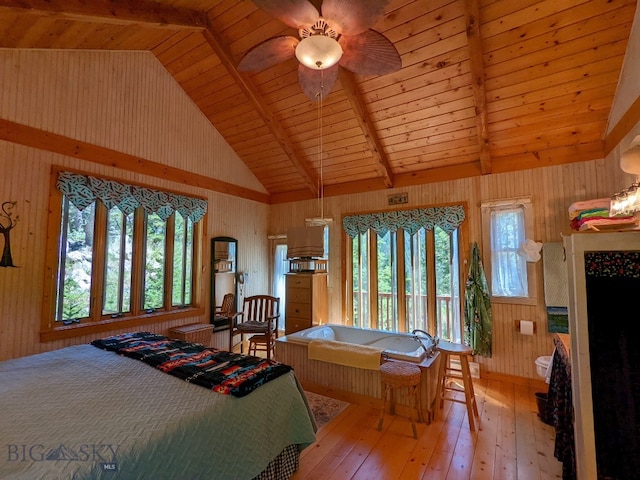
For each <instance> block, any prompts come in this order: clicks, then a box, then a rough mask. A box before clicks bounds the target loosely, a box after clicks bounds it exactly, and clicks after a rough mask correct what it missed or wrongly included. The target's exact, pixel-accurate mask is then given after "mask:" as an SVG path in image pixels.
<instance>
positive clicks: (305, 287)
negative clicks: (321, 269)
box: [284, 273, 328, 335]
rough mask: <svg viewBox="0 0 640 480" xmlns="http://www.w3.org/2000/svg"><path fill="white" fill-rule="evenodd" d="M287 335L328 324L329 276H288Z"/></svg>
mask: <svg viewBox="0 0 640 480" xmlns="http://www.w3.org/2000/svg"><path fill="white" fill-rule="evenodd" d="M286 287H287V298H286V307H285V329H284V332H285V335H288V334H290V333H293V332H297V331H299V330H304V329H305V328H309V327H312V326H313V325H320V324H324V323H327V301H328V296H327V274H326V273H290V274H287V275H286Z"/></svg>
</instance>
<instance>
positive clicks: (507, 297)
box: [482, 198, 535, 303]
mask: <svg viewBox="0 0 640 480" xmlns="http://www.w3.org/2000/svg"><path fill="white" fill-rule="evenodd" d="M482 221H483V244H484V257H485V261H484V267H485V271H486V273H487V276H488V277H489V279H490V285H491V295H492V297H493V299H494V300H495V301H498V302H500V301H502V302H511V303H533V302H534V301H535V291H534V287H535V278H534V274H535V270H534V268H533V266H532V265H531V264H527V262H526V260H525V258H524V257H522V256H521V255H519V253H518V250H519V249H520V246H521V245H522V244H523V243H524V242H525V240H526V239H527V238H531V237H532V235H533V232H532V230H533V225H532V223H533V219H532V211H531V202H530V200H529V199H528V198H520V199H509V200H498V201H493V202H487V203H483V204H482Z"/></svg>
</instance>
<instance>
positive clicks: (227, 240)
mask: <svg viewBox="0 0 640 480" xmlns="http://www.w3.org/2000/svg"><path fill="white" fill-rule="evenodd" d="M237 265H238V241H237V240H236V239H235V238H231V237H215V238H213V239H211V323H212V324H213V325H214V327H213V329H214V331H219V330H226V329H228V328H229V322H228V319H227V318H226V317H221V316H220V312H219V308H220V307H221V306H222V300H223V299H224V296H225V295H226V294H228V293H233V295H234V300H233V309H234V310H233V311H234V312H236V311H237V310H238V289H237V284H236V273H237Z"/></svg>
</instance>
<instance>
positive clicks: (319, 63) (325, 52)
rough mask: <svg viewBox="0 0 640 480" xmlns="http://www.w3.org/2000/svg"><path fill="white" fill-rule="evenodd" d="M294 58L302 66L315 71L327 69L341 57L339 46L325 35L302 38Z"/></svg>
mask: <svg viewBox="0 0 640 480" xmlns="http://www.w3.org/2000/svg"><path fill="white" fill-rule="evenodd" d="M296 57H297V58H298V60H299V61H300V63H302V64H303V65H305V66H307V67H309V68H313V69H315V70H322V69H323V68H329V67H331V66H333V65H335V64H336V63H338V61H340V58H341V57H342V48H341V47H340V44H339V43H338V42H337V41H336V40H334V39H333V38H331V37H327V36H325V35H312V36H310V37H307V38H303V39H302V40H301V41H300V43H298V46H297V47H296Z"/></svg>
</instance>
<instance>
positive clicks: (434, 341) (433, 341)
mask: <svg viewBox="0 0 640 480" xmlns="http://www.w3.org/2000/svg"><path fill="white" fill-rule="evenodd" d="M418 334H420V335H418ZM411 335H412V337H413V339H414V340H415V341H416V342H418V343H419V344H420V346H422V348H423V349H424V352H425V353H426V355H427V358H431V357H433V354H434V353H435V352H436V347H437V346H438V341H439V340H440V339H439V338H438V337H433V336H432V335H431V334H429V332H425V331H424V330H420V329H418V328H416V329H415V330H412V331H411ZM423 336H424V337H427V338H428V339H429V340H431V345H430V346H429V347H428V348H427V347H426V346H425V345H424V342H423V341H422V338H421V337H423Z"/></svg>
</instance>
